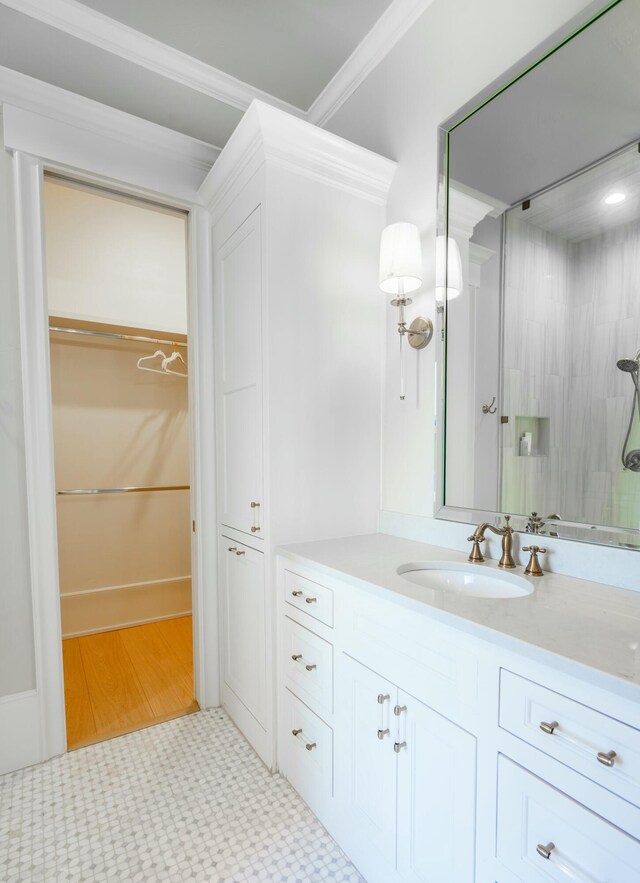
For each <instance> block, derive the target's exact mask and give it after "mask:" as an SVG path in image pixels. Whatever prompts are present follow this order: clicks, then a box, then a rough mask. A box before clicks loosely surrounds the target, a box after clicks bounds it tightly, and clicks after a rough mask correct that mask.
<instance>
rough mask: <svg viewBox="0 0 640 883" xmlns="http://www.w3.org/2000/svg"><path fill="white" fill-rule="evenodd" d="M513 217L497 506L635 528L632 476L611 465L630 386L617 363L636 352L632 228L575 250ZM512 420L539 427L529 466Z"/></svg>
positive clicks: (638, 231) (635, 235)
mask: <svg viewBox="0 0 640 883" xmlns="http://www.w3.org/2000/svg"><path fill="white" fill-rule="evenodd" d="M518 212H519V210H518V209H514V210H513V211H512V212H510V213H509V215H508V216H507V235H506V261H505V285H506V287H505V328H506V333H505V349H504V367H505V381H506V382H505V394H504V397H503V411H504V413H505V414H507V415H509V423H508V424H506V425H505V426H504V427H503V429H502V432H503V439H502V441H503V470H504V471H503V479H504V480H503V493H502V505H501V508H502V509H504V511H507V512H520V513H526V512H531V511H532V510H536V511H538V512H540V513H542V515H543V517H545V516H547V515H549V514H551V513H553V512H557V513H560V514H561V515H562V517H563V518H566V519H567V520H571V521H584V522H588V523H593V524H610V525H614V526H616V527H628V528H637V527H638V526H640V475H638V474H637V473H634V472H632V471H629V470H625V469H624V468H623V466H622V462H621V452H622V449H623V445H624V440H625V435H626V431H627V426H628V422H629V414H630V409H631V403H632V401H633V385H632V383H631V380H630V378H629V377H628V375H627V374H625V373H623V372H621V371H620V370H618V368H617V367H616V362H617V360H618V359H619V358H624V357H627V358H629V357H630V358H633V356H635V354H636V353H637V352H638V349H640V300H638V298H637V291H638V288H639V287H640V263H639V261H638V256H639V254H640V223H639V222H633V223H630V224H623V225H621V226H620V227H617V228H615V229H614V230H611V231H608V232H607V233H605V234H603V235H600V236H596V237H592V238H590V239H588V240H583V241H581V242H578V243H574V242H570V241H568V240H566V239H561V238H560V237H558V236H555V235H553V234H551V233H549V232H547V231H545V230H542V229H540V228H539V227H536V226H534V225H533V224H529V223H527V222H526V221H523V220H521V219H520V215H519V214H518ZM511 331H512V332H513V333H510V332H511ZM518 416H519V417H520V418H521V419H520V423H518ZM522 418H528V419H529V420H531V421H534V420H536V419H541V420H544V421H546V422H547V424H548V430H549V438H548V445H547V447H546V449H544V450H540V449H539V448H538V449H536V450H534V452H533V456H531V457H523V456H519V451H518V441H519V439H518V435H519V431H520V430H519V428H518V427H520V429H522V428H523V427H524V424H523V423H522ZM534 425H535V424H534ZM633 427H634V431H633V433H632V435H631V437H630V441H631V443H632V445H635V446H636V447H638V446H639V445H640V432H639V427H640V421H639V420H638V419H635V420H634V424H633Z"/></svg>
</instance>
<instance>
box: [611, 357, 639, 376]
mask: <svg viewBox="0 0 640 883" xmlns="http://www.w3.org/2000/svg"><path fill="white" fill-rule="evenodd" d="M616 364H617V366H618V368H619V369H620V370H621V371H625V372H626V373H627V374H637V373H638V360H637V359H620V361H619V362H617V363H616Z"/></svg>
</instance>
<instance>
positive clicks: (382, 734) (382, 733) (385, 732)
mask: <svg viewBox="0 0 640 883" xmlns="http://www.w3.org/2000/svg"><path fill="white" fill-rule="evenodd" d="M388 735H389V730H378V739H380V740H382V739H384V737H385V736H388Z"/></svg>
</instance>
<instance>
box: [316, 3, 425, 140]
mask: <svg viewBox="0 0 640 883" xmlns="http://www.w3.org/2000/svg"><path fill="white" fill-rule="evenodd" d="M432 3H433V0H393V2H392V3H391V4H390V5H389V6H388V7H387V9H386V10H385V11H384V12H383V14H382V15H381V16H380V18H379V19H378V21H377V22H376V23H375V24H374V26H373V27H372V28H371V30H370V31H369V33H368V34H367V35H366V36H365V37H364V39H363V40H362V41H361V42H360V43H359V44H358V46H356V48H355V49H354V51H353V52H352V53H351V55H350V56H349V58H348V59H347V60H346V61H345V63H344V64H343V65H342V67H341V68H340V70H339V71H338V72H337V74H336V75H335V76H334V77H333V79H332V80H331V81H330V82H329V83H328V84H327V86H325V88H324V89H323V90H322V92H321V93H320V95H318V97H317V98H316V100H315V101H314V102H313V104H312V105H311V107H310V108H309V110H308V111H307V119H308V120H309V122H310V123H314V124H315V125H316V126H324V125H325V124H326V123H327V122H328V121H329V120H330V119H331V117H332V116H333V115H334V114H335V113H336V112H337V111H338V110H339V109H340V108H341V107H342V105H343V104H344V103H345V101H347V99H348V98H350V97H351V95H353V93H354V92H355V91H356V89H357V88H358V86H360V84H361V83H362V82H363V81H364V80H365V79H366V78H367V77H368V76H369V74H370V73H371V71H372V70H374V68H376V67H377V66H378V65H379V64H380V62H381V61H382V60H383V58H385V56H386V55H388V53H389V52H390V51H391V50H392V49H393V47H394V46H395V45H396V43H397V42H398V41H399V40H400V39H401V38H402V37H404V35H405V34H406V33H407V31H408V30H409V28H411V27H412V26H413V25H414V24H415V23H416V21H417V20H418V18H419V17H420V16H421V15H422V13H423V12H424V11H425V10H426V9H427V8H428V7H429V6H431V4H432Z"/></svg>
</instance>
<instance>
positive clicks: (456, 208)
mask: <svg viewBox="0 0 640 883" xmlns="http://www.w3.org/2000/svg"><path fill="white" fill-rule="evenodd" d="M448 208H449V235H452V234H453V235H454V236H455V235H458V236H462V237H463V238H464V239H470V238H471V236H472V235H473V231H474V229H475V226H476V224H479V223H480V221H481V220H482V219H483V218H486V216H487V215H489V214H491V211H492V206H491V205H490V204H489V203H488V202H483V201H482V200H480V199H476V197H475V196H470V195H469V194H468V193H463V192H462V191H461V190H457V189H455V188H454V187H451V186H450V187H449V205H448Z"/></svg>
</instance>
